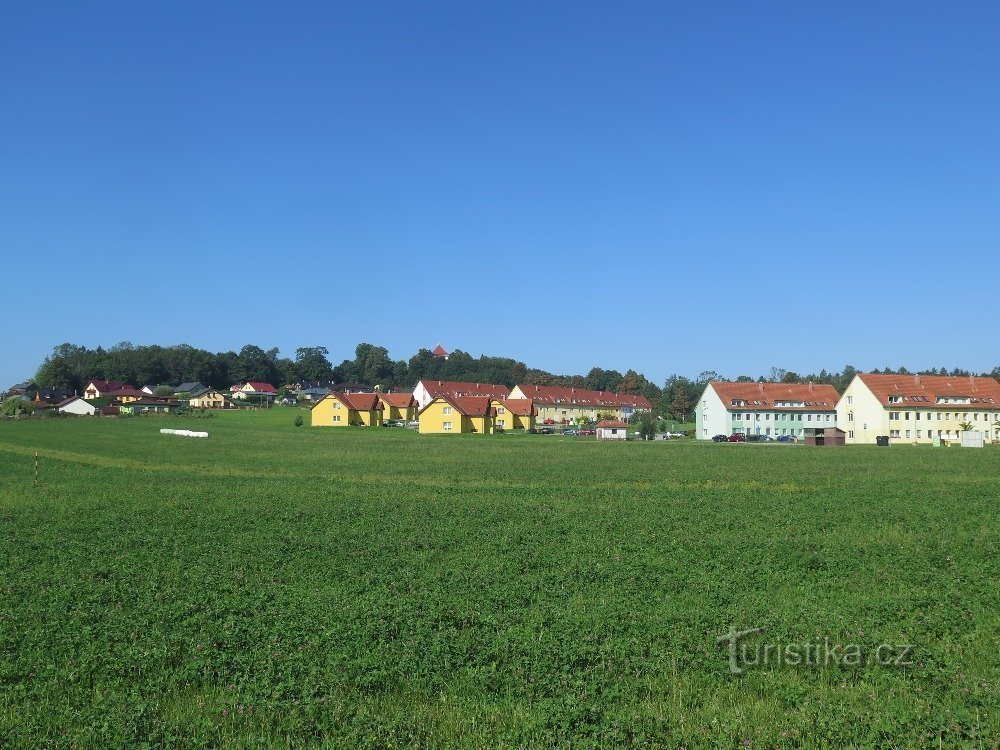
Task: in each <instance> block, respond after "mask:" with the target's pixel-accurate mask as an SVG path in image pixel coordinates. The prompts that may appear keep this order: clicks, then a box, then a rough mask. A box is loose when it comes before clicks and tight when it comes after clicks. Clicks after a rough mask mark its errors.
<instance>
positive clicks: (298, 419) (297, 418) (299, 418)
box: [295, 416, 304, 427]
mask: <svg viewBox="0 0 1000 750" xmlns="http://www.w3.org/2000/svg"><path fill="white" fill-rule="evenodd" d="M303 424H304V423H303V421H302V417H301V416H298V417H296V418H295V426H296V427H301V426H302V425H303Z"/></svg>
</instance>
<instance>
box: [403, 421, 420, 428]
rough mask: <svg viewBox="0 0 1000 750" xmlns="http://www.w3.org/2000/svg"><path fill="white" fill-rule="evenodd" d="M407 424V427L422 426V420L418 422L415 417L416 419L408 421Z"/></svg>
mask: <svg viewBox="0 0 1000 750" xmlns="http://www.w3.org/2000/svg"><path fill="white" fill-rule="evenodd" d="M406 426H407V427H419V426H420V422H418V421H417V420H415V419H414V420H411V421H409V422H407V423H406Z"/></svg>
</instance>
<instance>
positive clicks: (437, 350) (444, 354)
mask: <svg viewBox="0 0 1000 750" xmlns="http://www.w3.org/2000/svg"><path fill="white" fill-rule="evenodd" d="M431 354H433V355H434V356H435V357H440V358H441V359H443V360H445V361H447V360H448V357H449V353H448V350H447V349H445V348H444V347H443V346H441V342H440V341H438V343H437V346H435V347H434V350H433V351H432V352H431Z"/></svg>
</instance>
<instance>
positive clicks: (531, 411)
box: [491, 398, 536, 430]
mask: <svg viewBox="0 0 1000 750" xmlns="http://www.w3.org/2000/svg"><path fill="white" fill-rule="evenodd" d="M491 406H492V407H493V413H494V414H495V416H494V418H493V424H494V427H495V429H497V430H532V429H534V427H535V412H536V409H535V405H534V403H532V402H531V401H530V400H529V399H520V398H504V399H493V401H492V402H491Z"/></svg>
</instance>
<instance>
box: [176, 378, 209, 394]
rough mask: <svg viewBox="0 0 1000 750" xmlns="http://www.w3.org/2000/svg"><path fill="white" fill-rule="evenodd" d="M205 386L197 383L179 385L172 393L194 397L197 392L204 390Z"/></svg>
mask: <svg viewBox="0 0 1000 750" xmlns="http://www.w3.org/2000/svg"><path fill="white" fill-rule="evenodd" d="M206 388H207V386H205V385H204V384H202V383H199V382H198V381H194V382H192V383H181V384H180V385H179V386H177V387H176V388H174V393H189V394H191V395H194V394H195V393H197V392H200V391H204V390H206Z"/></svg>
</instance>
